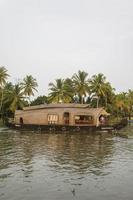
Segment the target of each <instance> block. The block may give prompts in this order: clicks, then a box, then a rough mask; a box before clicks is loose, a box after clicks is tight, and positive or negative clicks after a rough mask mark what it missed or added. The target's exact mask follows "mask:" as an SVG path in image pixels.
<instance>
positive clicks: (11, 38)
mask: <svg viewBox="0 0 133 200" xmlns="http://www.w3.org/2000/svg"><path fill="white" fill-rule="evenodd" d="M132 54H133V0H0V66H5V67H6V68H7V69H8V71H9V74H10V75H11V78H10V80H11V81H13V82H15V81H16V80H18V79H22V78H23V77H24V76H25V75H29V74H31V75H33V77H35V78H36V79H37V81H38V84H39V88H38V90H39V94H38V95H42V94H47V92H48V83H49V82H53V81H54V80H55V79H57V78H66V77H68V76H69V77H71V76H72V75H73V73H75V72H77V71H78V70H79V69H80V70H84V71H86V72H88V74H89V77H91V76H92V75H93V74H96V73H103V74H104V75H105V76H106V77H107V79H108V81H110V82H111V83H112V85H113V87H115V88H116V90H117V91H118V92H119V91H126V90H128V89H129V88H130V89H133V78H132V77H133V55H132Z"/></svg>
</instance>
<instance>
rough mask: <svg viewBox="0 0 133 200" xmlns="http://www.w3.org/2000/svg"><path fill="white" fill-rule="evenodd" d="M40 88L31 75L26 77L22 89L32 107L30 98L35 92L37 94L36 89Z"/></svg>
mask: <svg viewBox="0 0 133 200" xmlns="http://www.w3.org/2000/svg"><path fill="white" fill-rule="evenodd" d="M37 86H38V84H37V81H36V79H35V78H33V77H32V76H31V75H29V76H26V77H25V78H24V79H23V82H22V83H21V88H22V90H23V92H24V95H25V96H28V98H29V105H30V97H31V96H34V91H36V92H37V89H36V87H37Z"/></svg>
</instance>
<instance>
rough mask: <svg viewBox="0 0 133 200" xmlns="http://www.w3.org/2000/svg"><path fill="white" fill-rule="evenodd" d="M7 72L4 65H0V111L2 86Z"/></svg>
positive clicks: (0, 107) (0, 109)
mask: <svg viewBox="0 0 133 200" xmlns="http://www.w3.org/2000/svg"><path fill="white" fill-rule="evenodd" d="M8 77H9V74H8V73H7V69H6V68H5V67H0V90H1V102H0V112H2V103H3V87H4V85H5V83H6V80H7V78H8Z"/></svg>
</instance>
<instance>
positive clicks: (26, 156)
mask: <svg viewBox="0 0 133 200" xmlns="http://www.w3.org/2000/svg"><path fill="white" fill-rule="evenodd" d="M56 199H57V200H69V199H77V200H132V199H133V127H127V128H125V129H123V130H122V131H120V132H119V133H113V134H111V133H97V134H94V133H93V134H82V133H78V134H73V133H71V134H70V133H69V134H68V133H67V134H40V133H30V132H16V131H12V130H9V129H2V128H1V129H0V200H56Z"/></svg>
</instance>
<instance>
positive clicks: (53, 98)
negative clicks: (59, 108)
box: [48, 79, 72, 103]
mask: <svg viewBox="0 0 133 200" xmlns="http://www.w3.org/2000/svg"><path fill="white" fill-rule="evenodd" d="M49 90H50V93H49V96H48V99H49V101H50V102H56V103H59V102H65V103H68V102H70V101H71V100H72V94H71V91H70V87H69V85H68V80H64V79H56V81H55V83H49Z"/></svg>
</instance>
